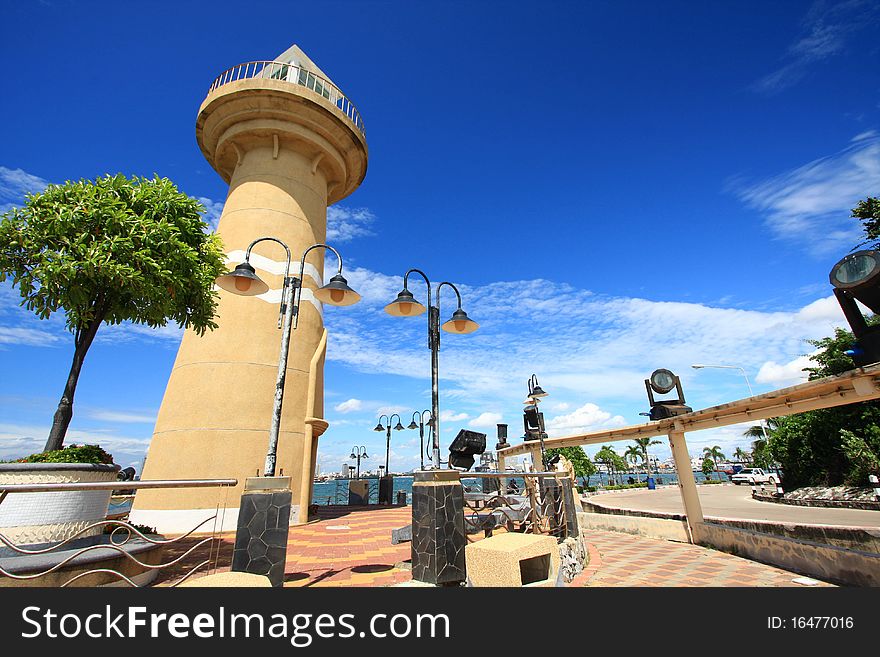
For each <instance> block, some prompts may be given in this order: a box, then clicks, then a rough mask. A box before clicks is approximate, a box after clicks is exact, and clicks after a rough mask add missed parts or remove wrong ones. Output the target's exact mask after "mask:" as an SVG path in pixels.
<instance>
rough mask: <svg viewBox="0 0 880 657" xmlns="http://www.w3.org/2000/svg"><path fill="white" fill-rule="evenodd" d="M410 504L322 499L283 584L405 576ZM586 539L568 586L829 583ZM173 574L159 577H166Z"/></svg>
mask: <svg viewBox="0 0 880 657" xmlns="http://www.w3.org/2000/svg"><path fill="white" fill-rule="evenodd" d="M411 512H412V509H411V507H408V506H406V507H378V506H370V507H344V506H337V507H333V506H330V507H319V511H318V518H317V519H316V520H314V521H312V522H310V523H309V524H307V525H300V526H297V527H291V528H290V534H289V537H288V544H287V568H286V575H285V586H287V587H312V586H340V587H345V586H366V587H373V586H393V585H395V584H399V583H402V582H407V581H409V580H410V570H409V569H408V568H407V567H406V566H407V562H408V561H409V559H410V544H409V543H402V544H399V545H392V544H391V530H392V529H395V528H397V527H402V526H404V525H407V524H409V522H410V519H411ZM479 536H480V537H481V536H482V534H480V535H479ZM471 538H473V539H474V540H477V539H478V537H471ZM233 542H234V534H227V535H225V536H224V538H223V545H222V547H221V560H220V564H219V566H220V567H219V568H218V570H220V571H223V570H229V563H230V561H231V555H232V545H233ZM585 543H586V547H587V551H588V554H589V557H590V562H589V564H588V566H587V568H586V569H585V570H584V572H583V573H581V575H579V576H578V577H577V578H576V579H575V580H574V582H572V583H571V584H570V586H574V587H609V586H612V587H625V586H635V587H639V586H654V587H656V586H666V587H703V586H712V587H735V586H739V587H787V586H831V584H828V583H825V582H817V581H816V580H813V579H809V578H804V577H801V576H800V575H798V574H797V573H793V572H789V571H786V570H782V569H780V568H775V567H773V566H768V565H765V564H761V563H757V562H754V561H749V560H748V559H743V558H741V557H736V556H733V555H730V554H726V553H724V552H718V551H716V550H711V549H707V548H703V547H700V546H696V545H689V544H686V543H676V542H673V541H664V540H660V539H653V538H646V537H643V536H632V535H630V534H621V533H617V532H607V531H590V532H589V533H588V534H586V535H585ZM192 561H195V560H194V559H193V560H192ZM184 572H185V571H184ZM171 575H172V574H171V573H169V574H165V575H163V576H162V581H163V582H164V583H166V584H167V583H169V582H170V581H172V579H173V577H171Z"/></svg>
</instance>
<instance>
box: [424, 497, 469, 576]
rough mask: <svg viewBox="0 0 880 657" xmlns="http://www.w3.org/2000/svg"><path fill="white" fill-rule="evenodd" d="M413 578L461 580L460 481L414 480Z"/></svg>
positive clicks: (462, 521) (465, 539)
mask: <svg viewBox="0 0 880 657" xmlns="http://www.w3.org/2000/svg"><path fill="white" fill-rule="evenodd" d="M412 490H413V493H412V496H413V506H412V523H413V540H412V577H413V579H414V580H418V581H420V582H426V583H428V584H442V585H452V584H456V583H459V582H464V581H465V579H466V578H467V574H466V571H465V547H466V546H467V538H466V535H465V531H464V489H463V488H462V486H461V483H459V482H454V483H452V482H450V483H448V484H446V483H439V482H432V483H431V484H421V483H420V482H418V481H416V482H415V483H413V489H412Z"/></svg>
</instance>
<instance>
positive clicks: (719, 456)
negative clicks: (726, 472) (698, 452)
mask: <svg viewBox="0 0 880 657" xmlns="http://www.w3.org/2000/svg"><path fill="white" fill-rule="evenodd" d="M703 454H704V455H705V457H706V458H708V459H712V462H713V463H714V464H715V473H716V474H718V480H719V481H721V474H719V473H718V461H719V460H721V461H723V460H724V459H726V458H727V457H726V456H724V454H723V453H722V452H721V447H719V446H718V445H715V446H714V447H704V448H703Z"/></svg>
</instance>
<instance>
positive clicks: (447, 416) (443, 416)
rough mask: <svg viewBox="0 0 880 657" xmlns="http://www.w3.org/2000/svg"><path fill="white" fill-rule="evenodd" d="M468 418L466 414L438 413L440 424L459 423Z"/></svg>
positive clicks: (453, 412)
mask: <svg viewBox="0 0 880 657" xmlns="http://www.w3.org/2000/svg"><path fill="white" fill-rule="evenodd" d="M469 417H470V415H468V414H467V413H456V412H455V411H440V422H461V421H462V420H467V419H468V418H469Z"/></svg>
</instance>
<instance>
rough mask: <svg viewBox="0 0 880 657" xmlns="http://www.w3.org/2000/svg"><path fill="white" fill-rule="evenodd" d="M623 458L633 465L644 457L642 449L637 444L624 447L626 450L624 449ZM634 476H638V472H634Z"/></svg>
mask: <svg viewBox="0 0 880 657" xmlns="http://www.w3.org/2000/svg"><path fill="white" fill-rule="evenodd" d="M623 458H624V459H626V460H627V461H628V462H630V463H632V464H633V466H635V464H636V463H639V462H641V461H642V460H643V458H644V457H643V456H642V450H641V449H640V448H639V446H638V445H630V446H629V447H627V448H626V451H624V453H623ZM633 469H635V467H633ZM636 477H638V474H636Z"/></svg>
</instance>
